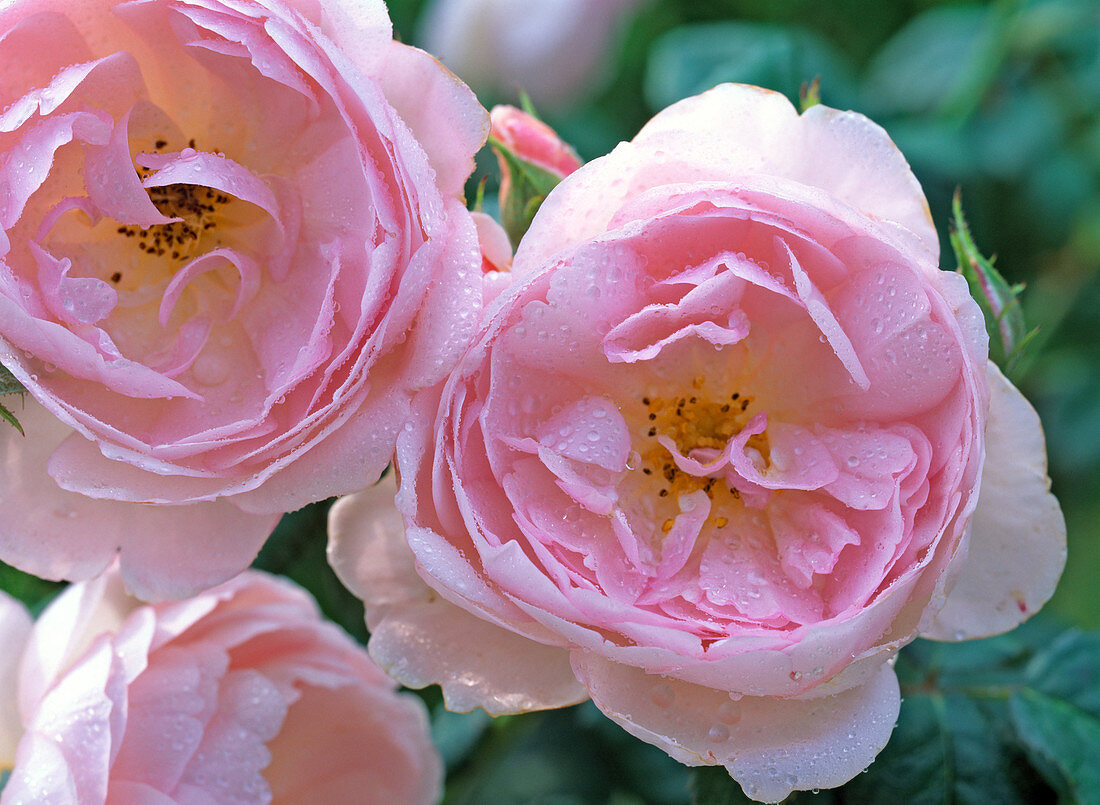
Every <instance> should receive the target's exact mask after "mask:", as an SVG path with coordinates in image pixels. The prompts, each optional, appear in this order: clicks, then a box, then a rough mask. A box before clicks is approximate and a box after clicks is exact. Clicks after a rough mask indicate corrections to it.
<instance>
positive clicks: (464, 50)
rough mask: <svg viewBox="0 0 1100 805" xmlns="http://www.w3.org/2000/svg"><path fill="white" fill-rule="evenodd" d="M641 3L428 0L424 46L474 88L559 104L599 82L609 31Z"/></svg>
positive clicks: (638, 0)
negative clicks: (520, 92) (523, 94)
mask: <svg viewBox="0 0 1100 805" xmlns="http://www.w3.org/2000/svg"><path fill="white" fill-rule="evenodd" d="M641 2H642V0H435V2H434V3H432V4H431V5H429V6H428V7H427V8H426V9H425V11H424V24H423V26H422V28H421V30H420V38H421V39H422V40H423V44H424V47H425V48H426V49H427V50H428V51H430V52H432V53H434V54H436V55H437V56H439V58H440V59H442V61H443V63H444V64H446V65H447V66H448V67H450V68H451V69H452V70H454V71H455V72H456V73H458V75H460V76H461V77H462V79H463V80H464V81H468V82H469V83H470V84H471V85H473V87H474V88H475V89H477V90H478V91H479V92H488V93H494V94H495V95H497V96H508V97H511V96H514V95H515V93H516V90H517V89H522V90H523V91H525V92H527V93H528V94H529V95H530V96H531V97H532V98H533V99H534V100H535V103H537V104H538V105H539V106H545V107H555V108H560V107H562V106H564V105H566V104H568V103H569V102H570V101H571V100H576V98H577V96H579V95H582V94H584V93H585V92H588V91H591V90H592V89H593V87H594V86H597V85H598V84H599V81H600V79H601V78H602V75H601V74H602V73H603V72H604V71H603V70H602V69H601V68H602V67H604V62H605V61H606V57H607V54H608V51H609V49H610V48H611V41H612V38H613V37H614V35H615V33H616V31H617V29H619V28H620V27H621V26H622V24H623V23H624V22H625V21H626V20H627V19H628V18H629V16H630V14H631V13H632V12H633V11H634V10H635V9H636V8H637V7H638V6H640V5H641Z"/></svg>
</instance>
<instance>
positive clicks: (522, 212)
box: [489, 137, 561, 247]
mask: <svg viewBox="0 0 1100 805" xmlns="http://www.w3.org/2000/svg"><path fill="white" fill-rule="evenodd" d="M489 146H490V147H491V148H492V149H493V151H494V152H495V153H496V155H497V157H498V158H499V159H500V161H501V171H502V172H503V171H507V172H508V175H509V176H510V177H511V186H510V187H509V189H508V193H507V195H506V196H505V197H503V198H501V202H502V203H501V208H500V220H501V223H502V224H503V225H504V231H505V232H507V233H508V237H509V239H511V241H512V246H513V247H515V246H518V245H519V242H520V240H521V239H522V238H523V236H524V234H525V233H526V232H527V230H528V229H529V228H530V226H531V221H532V220H533V219H534V217H535V213H536V212H538V210H539V207H540V206H542V202H543V201H544V200H545V199H546V196H547V195H549V193H550V191H551V190H553V189H554V188H555V187H557V186H558V184H559V183H560V182H561V177H560V176H557V175H556V174H553V173H550V171H547V170H544V169H543V168H540V167H539V166H538V165H535V164H534V163H532V162H528V161H527V160H525V159H524V158H523V157H521V156H519V155H518V154H517V153H516V152H515V151H513V150H512V149H511V148H509V147H508V146H507V145H505V144H504V143H502V142H501V141H500V140H498V139H496V138H495V137H490V138H489Z"/></svg>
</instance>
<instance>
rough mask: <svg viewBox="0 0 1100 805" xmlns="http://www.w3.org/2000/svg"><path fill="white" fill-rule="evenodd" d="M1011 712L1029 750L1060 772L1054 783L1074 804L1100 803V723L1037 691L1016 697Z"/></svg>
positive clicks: (1086, 714)
mask: <svg viewBox="0 0 1100 805" xmlns="http://www.w3.org/2000/svg"><path fill="white" fill-rule="evenodd" d="M1011 708H1012V718H1013V721H1014V722H1015V724H1016V729H1017V730H1018V732H1019V735H1020V739H1021V740H1022V741H1023V742H1024V744H1025V745H1026V746H1027V748H1028V750H1029V751H1030V752H1032V753H1033V754H1034V755H1037V756H1039V757H1040V758H1041V759H1042V760H1043V761H1045V763H1044V767H1045V768H1050V767H1054V768H1056V769H1057V770H1058V772H1059V774H1060V778H1061V779H1059V780H1051V782H1052V783H1053V784H1054V785H1055V786H1056V787H1057V788H1059V789H1060V790H1061V791H1062V792H1063V793H1064V795H1066V796H1067V797H1068V798H1069V799H1070V801H1072V802H1075V803H1083V804H1085V805H1092V804H1093V803H1100V719H1098V718H1097V717H1096V716H1094V715H1092V714H1091V713H1087V712H1086V711H1084V710H1083V709H1081V708H1079V707H1076V706H1074V705H1073V704H1071V703H1069V702H1066V701H1062V700H1059V699H1055V698H1052V697H1050V696H1046V695H1044V694H1042V693H1039V692H1037V691H1034V690H1024V691H1022V692H1020V693H1017V694H1016V695H1014V696H1013V697H1012V704H1011Z"/></svg>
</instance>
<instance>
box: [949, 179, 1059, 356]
mask: <svg viewBox="0 0 1100 805" xmlns="http://www.w3.org/2000/svg"><path fill="white" fill-rule="evenodd" d="M951 212H952V222H951V247H952V248H953V249H954V251H955V259H956V260H957V261H958V267H957V268H956V271H958V272H959V273H960V274H962V275H963V276H964V277H965V278H966V282H967V285H969V286H970V295H971V296H973V297H974V300H975V301H976V302H977V303H978V307H980V308H981V310H982V314H983V315H984V316H985V326H986V330H988V331H989V357H990V358H991V359H992V360H993V362H994V363H996V364H997V365H998V366H999V367H1001V369H1002V370H1003V371H1004V373H1005V374H1006V375H1008V376H1009V377H1011V376H1012V374H1013V370H1014V369H1015V368H1016V366H1017V364H1018V363H1019V360H1020V358H1021V356H1022V355H1023V351H1024V349H1025V348H1026V347H1027V345H1028V343H1029V342H1030V341H1031V340H1032V339H1033V338H1034V337H1035V334H1036V333H1037V332H1038V330H1037V329H1036V330H1030V331H1029V330H1028V329H1027V327H1026V325H1025V323H1024V311H1023V308H1022V307H1021V306H1020V299H1019V297H1020V293H1021V291H1023V289H1024V286H1023V285H1009V284H1008V282H1007V281H1005V278H1004V277H1003V276H1001V273H1000V272H999V271H997V269H996V268H994V267H993V260H992V259H989V258H986V257H985V256H983V255H982V253H981V252H980V251H979V250H978V247H977V246H976V245H975V244H974V239H973V238H972V237H971V235H970V227H969V226H968V225H967V223H966V218H965V217H964V215H963V211H962V196H961V194H960V193H959V192H958V191H956V192H955V199H954V202H953V203H952V205H951Z"/></svg>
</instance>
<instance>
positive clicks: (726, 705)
mask: <svg viewBox="0 0 1100 805" xmlns="http://www.w3.org/2000/svg"><path fill="white" fill-rule="evenodd" d="M718 720H719V721H724V722H725V723H727V724H736V723H737V722H738V721H740V720H741V711H740V710H739V709H738V708H737V705H735V704H734V703H733V702H723V703H722V705H721V706H720V707H719V708H718Z"/></svg>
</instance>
